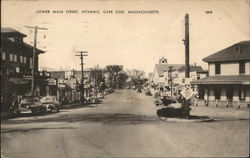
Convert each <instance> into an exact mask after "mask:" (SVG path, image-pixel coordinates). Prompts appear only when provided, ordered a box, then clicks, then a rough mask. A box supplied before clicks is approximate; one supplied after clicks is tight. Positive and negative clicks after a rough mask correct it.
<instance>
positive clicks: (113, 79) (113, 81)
mask: <svg viewBox="0 0 250 158" xmlns="http://www.w3.org/2000/svg"><path fill="white" fill-rule="evenodd" d="M122 70H123V66H122V65H108V66H106V71H107V72H108V75H109V78H108V79H109V82H110V86H111V87H112V88H117V87H118V83H117V78H118V75H119V73H120V72H122Z"/></svg>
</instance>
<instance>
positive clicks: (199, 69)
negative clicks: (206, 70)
mask: <svg viewBox="0 0 250 158" xmlns="http://www.w3.org/2000/svg"><path fill="white" fill-rule="evenodd" d="M185 68H186V66H182V67H181V68H180V69H179V70H178V71H180V72H184V71H185ZM189 71H190V72H194V71H197V72H202V71H203V69H202V67H201V66H192V65H191V66H190V67H189Z"/></svg>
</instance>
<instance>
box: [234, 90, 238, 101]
mask: <svg viewBox="0 0 250 158" xmlns="http://www.w3.org/2000/svg"><path fill="white" fill-rule="evenodd" d="M233 91H234V92H233V94H234V95H233V101H239V87H234V89H233Z"/></svg>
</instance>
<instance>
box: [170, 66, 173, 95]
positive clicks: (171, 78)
mask: <svg viewBox="0 0 250 158" xmlns="http://www.w3.org/2000/svg"><path fill="white" fill-rule="evenodd" d="M172 70H173V67H172V66H170V67H169V80H170V92H171V97H173V77H172Z"/></svg>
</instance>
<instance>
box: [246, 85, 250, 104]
mask: <svg viewBox="0 0 250 158" xmlns="http://www.w3.org/2000/svg"><path fill="white" fill-rule="evenodd" d="M245 101H246V102H250V87H247V88H246V98H245Z"/></svg>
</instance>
